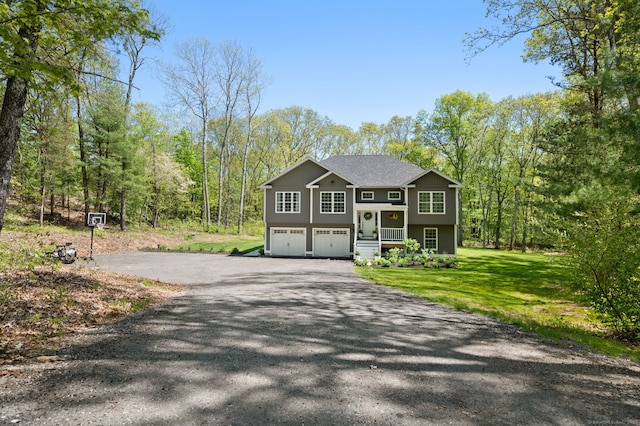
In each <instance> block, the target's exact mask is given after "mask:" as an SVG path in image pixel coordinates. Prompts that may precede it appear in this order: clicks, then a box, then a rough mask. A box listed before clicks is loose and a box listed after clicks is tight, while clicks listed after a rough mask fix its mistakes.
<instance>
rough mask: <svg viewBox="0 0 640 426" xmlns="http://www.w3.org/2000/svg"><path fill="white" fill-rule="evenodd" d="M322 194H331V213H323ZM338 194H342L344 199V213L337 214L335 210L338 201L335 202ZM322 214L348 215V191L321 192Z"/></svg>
mask: <svg viewBox="0 0 640 426" xmlns="http://www.w3.org/2000/svg"><path fill="white" fill-rule="evenodd" d="M322 194H331V211H330V212H323V211H322V204H323V201H322ZM336 194H342V196H343V197H344V198H343V200H342V205H343V207H344V211H341V212H337V211H334V210H335V206H336V201H335V195H336ZM319 211H320V214H347V191H320V209H319Z"/></svg>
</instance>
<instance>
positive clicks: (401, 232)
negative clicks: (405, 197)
mask: <svg viewBox="0 0 640 426" xmlns="http://www.w3.org/2000/svg"><path fill="white" fill-rule="evenodd" d="M406 213H407V207H406V206H404V205H387V204H385V205H371V204H364V205H360V206H356V211H355V215H356V219H357V220H356V229H357V232H356V240H355V244H354V247H355V248H354V252H355V253H359V255H360V257H361V258H363V259H373V258H374V257H375V255H376V253H377V255H378V256H379V255H380V254H381V253H382V248H383V247H384V246H388V247H398V246H402V245H403V241H404V240H405V239H406V238H407V235H408V229H407V221H406V217H407V214H406Z"/></svg>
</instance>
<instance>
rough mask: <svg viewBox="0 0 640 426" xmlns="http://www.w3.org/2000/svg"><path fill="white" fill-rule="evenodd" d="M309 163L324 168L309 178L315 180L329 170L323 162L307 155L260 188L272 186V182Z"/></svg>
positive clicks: (303, 183)
mask: <svg viewBox="0 0 640 426" xmlns="http://www.w3.org/2000/svg"><path fill="white" fill-rule="evenodd" d="M305 165H306V166H305ZM309 165H313V167H312V168H314V169H317V168H320V169H321V170H322V173H319V174H318V173H316V174H315V175H314V176H313V177H311V178H309V179H308V180H315V179H317V177H319V175H323V174H326V173H327V172H328V171H329V170H328V169H327V168H326V167H325V166H323V165H322V164H320V163H319V162H317V161H316V160H314V159H313V158H309V157H307V158H305V159H303V160H301V161H299V162H298V163H296V164H294V165H293V166H291V167H289V168H288V169H286V170H284V171H283V172H281V173H280V174H279V175H278V176H276V177H273V178H271V179H269V180H268V181H266V182H265V183H263V184H262V185H260V188H262V189H265V188H268V187H270V185H271V184H273V182H275V181H277V180H279V179H280V178H282V177H284V176H286V175H288V174H290V173H292V172H293V171H295V170H296V169H298V168H299V167H309ZM307 183H308V182H299V184H301V185H303V186H304V185H306V184H307Z"/></svg>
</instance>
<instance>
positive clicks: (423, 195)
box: [418, 191, 445, 214]
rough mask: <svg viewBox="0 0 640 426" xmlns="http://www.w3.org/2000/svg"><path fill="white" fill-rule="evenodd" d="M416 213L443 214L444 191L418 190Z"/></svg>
mask: <svg viewBox="0 0 640 426" xmlns="http://www.w3.org/2000/svg"><path fill="white" fill-rule="evenodd" d="M418 213H420V214H444V213H445V211H444V191H420V192H418Z"/></svg>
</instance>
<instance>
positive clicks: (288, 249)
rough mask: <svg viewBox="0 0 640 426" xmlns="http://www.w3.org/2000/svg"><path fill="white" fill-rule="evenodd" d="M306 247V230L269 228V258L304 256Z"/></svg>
mask: <svg viewBox="0 0 640 426" xmlns="http://www.w3.org/2000/svg"><path fill="white" fill-rule="evenodd" d="M306 247H307V233H306V229H304V228H271V256H304V255H305V254H306Z"/></svg>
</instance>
